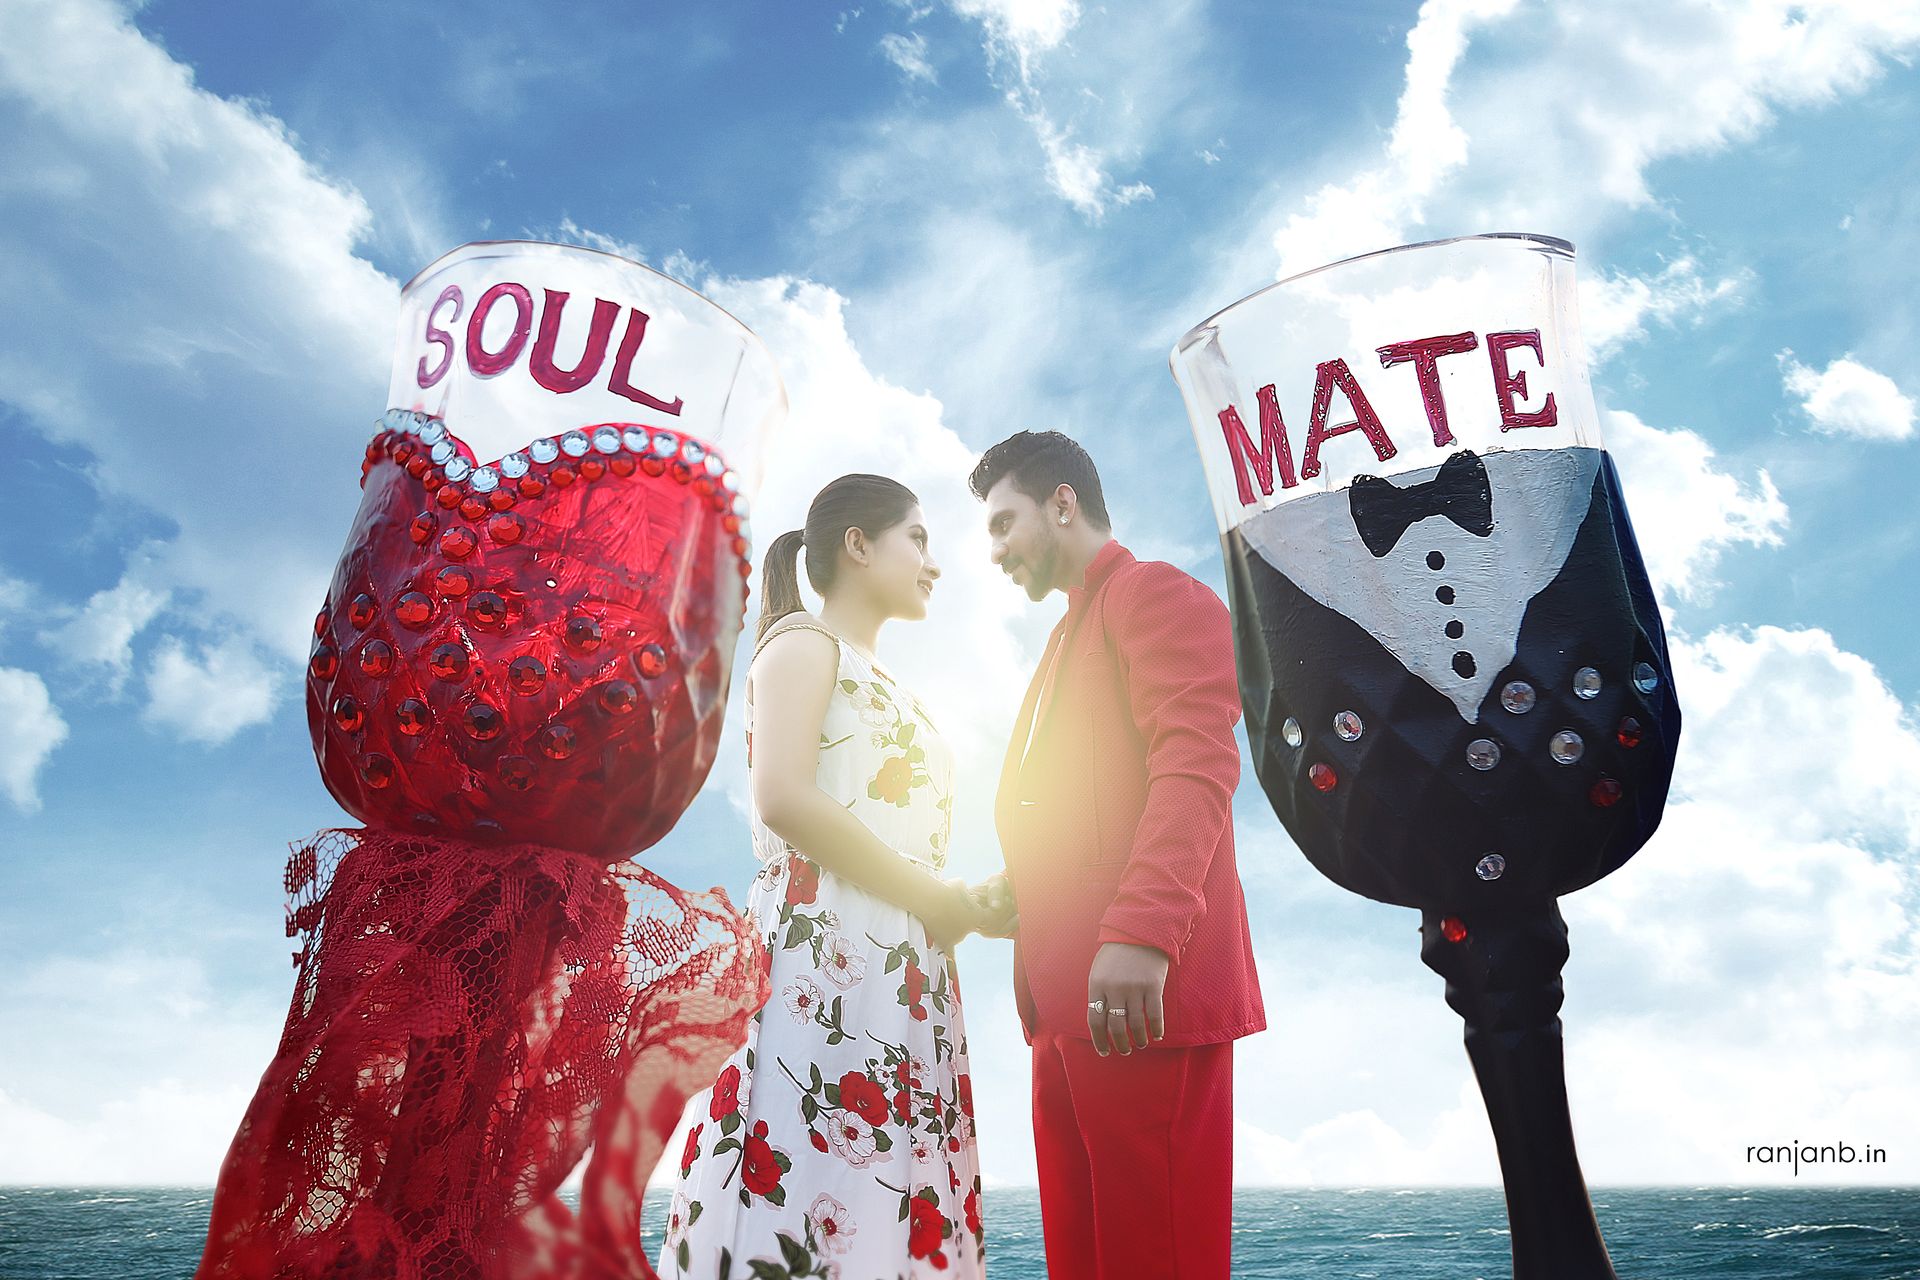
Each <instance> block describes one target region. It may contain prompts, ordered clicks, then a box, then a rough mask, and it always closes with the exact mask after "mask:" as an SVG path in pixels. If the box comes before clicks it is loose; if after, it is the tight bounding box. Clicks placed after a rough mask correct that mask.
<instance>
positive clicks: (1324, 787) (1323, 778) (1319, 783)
mask: <svg viewBox="0 0 1920 1280" xmlns="http://www.w3.org/2000/svg"><path fill="white" fill-rule="evenodd" d="M1307 781H1308V782H1311V783H1312V784H1313V789H1314V790H1315V791H1331V790H1333V789H1334V787H1335V786H1337V785H1339V782H1340V775H1339V774H1337V773H1335V772H1334V771H1333V766H1332V765H1330V764H1313V765H1309V766H1308V767H1307Z"/></svg>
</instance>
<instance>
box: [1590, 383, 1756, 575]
mask: <svg viewBox="0 0 1920 1280" xmlns="http://www.w3.org/2000/svg"><path fill="white" fill-rule="evenodd" d="M1601 419H1602V422H1601V431H1602V435H1603V436H1604V438H1605V440H1606V442H1607V449H1608V451H1609V452H1610V453H1611V454H1612V455H1613V458H1614V465H1615V466H1617V467H1618V468H1619V470H1620V477H1621V484H1622V486H1623V487H1624V490H1625V492H1626V498H1627V511H1628V514H1629V516H1630V517H1631V518H1632V520H1633V527H1634V536H1635V539H1636V540H1637V541H1638V542H1639V544H1640V554H1641V556H1642V557H1643V558H1644V559H1645V560H1646V565H1647V576H1648V577H1649V578H1651V579H1652V580H1653V585H1654V587H1655V588H1656V590H1657V591H1658V592H1659V593H1660V594H1661V595H1663V596H1666V597H1669V598H1677V599H1680V600H1689V601H1697V600H1703V599H1705V598H1706V597H1707V596H1708V595H1709V594H1711V592H1712V590H1713V587H1714V585H1715V580H1714V577H1713V571H1714V568H1715V567H1716V566H1717V565H1718V563H1719V560H1720V557H1721V555H1722V554H1724V553H1725V552H1726V551H1727V550H1728V549H1729V548H1731V547H1734V546H1737V545H1740V544H1743V543H1744V544H1747V545H1751V546H1775V547H1777V546H1779V545H1781V543H1782V541H1783V537H1782V534H1783V531H1784V530H1785V529H1786V527H1787V504H1786V503H1785V502H1784V501H1782V500H1781V497H1780V491H1779V489H1778V488H1776V487H1775V486H1774V483H1773V477H1772V476H1770V475H1768V474H1767V472H1766V471H1765V470H1760V471H1758V472H1757V473H1756V474H1755V476H1754V478H1753V479H1752V480H1751V481H1746V480H1742V479H1740V478H1739V477H1737V476H1734V475H1730V474H1728V473H1727V472H1725V471H1722V470H1720V469H1719V468H1718V466H1717V465H1716V464H1717V458H1716V455H1715V453H1714V450H1713V446H1712V445H1710V444H1708V443H1707V442H1706V440H1705V439H1703V438H1702V437H1701V436H1700V435H1699V434H1697V433H1696V432H1693V431H1689V430H1687V429H1685V428H1684V427H1680V428H1674V429H1672V430H1662V429H1660V428H1658V427H1653V426H1649V425H1648V424H1647V423H1645V422H1642V421H1641V420H1640V419H1639V418H1638V417H1636V416H1635V415H1634V414H1631V413H1628V412H1626V411H1625V410H1622V409H1607V410H1602V414H1601Z"/></svg>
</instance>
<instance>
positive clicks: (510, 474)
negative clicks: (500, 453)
mask: <svg viewBox="0 0 1920 1280" xmlns="http://www.w3.org/2000/svg"><path fill="white" fill-rule="evenodd" d="M500 474H501V475H503V476H505V477H506V478H507V479H509V480H518V479H519V478H520V477H521V476H523V475H525V474H527V455H526V454H524V453H510V454H508V455H507V456H506V457H504V458H502V459H500Z"/></svg>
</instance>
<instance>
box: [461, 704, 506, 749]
mask: <svg viewBox="0 0 1920 1280" xmlns="http://www.w3.org/2000/svg"><path fill="white" fill-rule="evenodd" d="M460 721H461V723H462V724H464V725H465V726H466V729H467V732H468V733H469V734H470V735H472V736H473V737H475V738H478V739H479V740H480V741H482V742H485V741H487V740H488V739H491V738H497V737H499V736H500V730H501V729H503V728H505V727H506V720H505V718H504V717H502V716H501V714H500V712H499V710H498V709H497V708H495V707H490V706H488V705H487V704H486V703H484V702H469V703H468V704H467V709H466V710H465V711H463V712H461V713H460Z"/></svg>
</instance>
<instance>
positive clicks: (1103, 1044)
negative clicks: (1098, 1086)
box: [1087, 942, 1167, 1058]
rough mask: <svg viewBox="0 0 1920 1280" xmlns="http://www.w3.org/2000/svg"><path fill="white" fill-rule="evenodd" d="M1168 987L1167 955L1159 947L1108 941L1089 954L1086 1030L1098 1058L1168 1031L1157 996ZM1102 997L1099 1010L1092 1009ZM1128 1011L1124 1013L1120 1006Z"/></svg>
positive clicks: (1125, 1050) (1126, 1050)
mask: <svg viewBox="0 0 1920 1280" xmlns="http://www.w3.org/2000/svg"><path fill="white" fill-rule="evenodd" d="M1166 985H1167V953H1166V952H1164V951H1162V950H1160V948H1158V947H1142V946H1135V945H1134V944H1132V943H1130V942H1108V943H1105V944H1103V945H1102V946H1101V948H1100V950H1099V951H1098V952H1097V953H1096V954H1095V955H1094V957H1093V969H1092V970H1091V971H1090V972H1089V973H1088V974H1087V1030H1088V1031H1089V1032H1091V1033H1092V1034H1093V1050H1094V1052H1095V1053H1097V1054H1099V1055H1100V1056H1101V1057H1103V1058H1104V1057H1106V1056H1107V1051H1108V1050H1109V1049H1118V1050H1119V1051H1120V1053H1121V1055H1122V1056H1123V1057H1124V1056H1125V1055H1127V1054H1129V1053H1132V1052H1133V1051H1134V1050H1135V1049H1144V1048H1146V1047H1147V1046H1148V1045H1149V1044H1151V1043H1152V1042H1153V1041H1155V1040H1160V1039H1164V1038H1165V1036H1166V1034H1167V1016H1166V1008H1165V1006H1164V1005H1163V1004H1162V1001H1161V997H1162V995H1163V993H1164V992H1165V989H1166ZM1096 1000H1098V1001H1101V1002H1102V1003H1103V1005H1104V1009H1103V1010H1097V1009H1095V1008H1094V1007H1093V1002H1094V1001H1096ZM1122 1009H1124V1010H1126V1015H1125V1016H1124V1017H1122V1016H1121V1015H1120V1013H1119V1012H1118V1011H1119V1010H1122Z"/></svg>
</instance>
